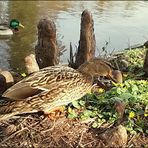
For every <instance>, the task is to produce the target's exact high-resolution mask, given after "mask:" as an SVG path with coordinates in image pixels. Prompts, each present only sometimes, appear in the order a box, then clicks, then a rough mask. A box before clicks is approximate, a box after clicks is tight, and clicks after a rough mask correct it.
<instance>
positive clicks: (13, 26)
mask: <svg viewBox="0 0 148 148" xmlns="http://www.w3.org/2000/svg"><path fill="white" fill-rule="evenodd" d="M19 27H22V28H24V26H23V25H22V24H21V23H20V22H19V21H18V20H17V19H12V20H11V21H10V23H9V24H5V23H4V24H0V36H9V35H13V33H14V32H17V31H18V30H19V29H18V28H19Z"/></svg>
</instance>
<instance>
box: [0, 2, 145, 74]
mask: <svg viewBox="0 0 148 148" xmlns="http://www.w3.org/2000/svg"><path fill="white" fill-rule="evenodd" d="M85 9H88V10H89V11H90V12H91V13H92V15H93V19H94V32H95V37H96V45H97V51H99V50H100V51H101V49H102V47H103V46H104V45H105V42H106V41H108V42H109V46H108V47H107V50H108V51H109V52H112V51H113V50H115V51H116V50H121V49H124V48H127V47H129V45H134V44H137V43H143V42H145V41H146V40H148V23H147V16H148V2H147V1H0V23H2V22H6V21H9V20H10V19H12V18H17V19H18V20H20V22H21V23H22V24H23V25H24V26H25V28H24V29H21V30H20V32H19V34H15V35H13V36H11V37H9V38H2V39H0V68H3V69H9V70H10V69H12V70H14V71H19V72H23V71H24V70H25V68H24V57H25V56H26V55H29V54H30V53H34V46H35V45H36V42H37V28H36V26H37V23H38V21H39V20H40V19H41V18H43V17H49V18H51V19H53V20H54V22H55V24H56V27H57V37H58V41H59V42H60V43H61V44H62V45H63V46H65V49H66V51H65V52H64V53H63V55H62V56H61V62H64V63H65V62H67V59H68V58H69V44H70V42H72V45H73V49H75V45H78V41H79V37H80V21H81V13H82V11H83V10H85ZM97 54H98V53H97V52H96V55H97Z"/></svg>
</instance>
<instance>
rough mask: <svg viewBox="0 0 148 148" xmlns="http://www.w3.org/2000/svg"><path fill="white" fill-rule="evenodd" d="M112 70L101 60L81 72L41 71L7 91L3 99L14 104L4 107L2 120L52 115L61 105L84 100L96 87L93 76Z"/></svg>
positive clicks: (0, 109) (0, 114)
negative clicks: (82, 98)
mask: <svg viewBox="0 0 148 148" xmlns="http://www.w3.org/2000/svg"><path fill="white" fill-rule="evenodd" d="M102 63H103V64H102ZM104 66H106V67H107V69H106V70H104V71H103V72H102V73H101V72H100V70H99V68H100V69H102V68H103V67H104ZM110 69H111V68H110V67H109V66H108V65H107V64H106V63H105V62H103V61H102V60H100V59H94V60H92V61H90V62H86V63H84V64H83V65H82V66H80V67H79V68H78V70H74V69H72V68H70V67H67V66H62V65H58V66H50V67H47V68H44V69H40V70H39V71H37V72H35V73H33V74H31V75H29V76H28V77H26V78H24V79H23V80H21V81H20V82H18V83H16V84H15V85H13V86H12V87H11V88H9V89H8V90H7V91H6V92H4V94H3V97H7V98H9V100H10V102H9V103H8V104H7V105H2V106H0V121H2V120H5V119H7V118H10V117H12V116H14V115H17V114H22V113H31V112H38V111H43V112H44V113H45V114H48V113H49V112H50V111H51V110H53V109H54V108H56V107H58V106H62V105H67V104H68V103H70V102H72V101H73V100H77V99H79V98H81V97H83V96H84V95H85V94H86V93H87V92H88V91H89V90H90V89H91V87H92V83H93V81H92V79H93V76H94V75H96V74H98V75H104V72H106V71H107V72H106V73H107V74H106V73H105V74H106V75H108V74H109V73H110Z"/></svg>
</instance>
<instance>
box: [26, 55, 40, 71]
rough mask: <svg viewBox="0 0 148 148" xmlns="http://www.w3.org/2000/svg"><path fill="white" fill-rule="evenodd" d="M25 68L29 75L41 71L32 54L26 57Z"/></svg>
mask: <svg viewBox="0 0 148 148" xmlns="http://www.w3.org/2000/svg"><path fill="white" fill-rule="evenodd" d="M25 67H26V70H27V73H28V74H31V73H33V72H36V71H39V66H38V64H37V62H36V59H35V55H34V54H30V55H28V56H26V57H25Z"/></svg>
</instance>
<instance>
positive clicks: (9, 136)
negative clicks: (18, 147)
mask: <svg viewBox="0 0 148 148" xmlns="http://www.w3.org/2000/svg"><path fill="white" fill-rule="evenodd" d="M24 130H28V128H27V127H25V128H23V129H21V130H19V131H17V132H15V133H13V134H12V135H10V136H9V137H8V138H6V139H5V140H3V141H2V142H1V143H0V144H2V143H5V142H6V141H8V140H9V139H10V138H12V137H14V136H15V135H16V134H18V133H20V132H22V131H24Z"/></svg>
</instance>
